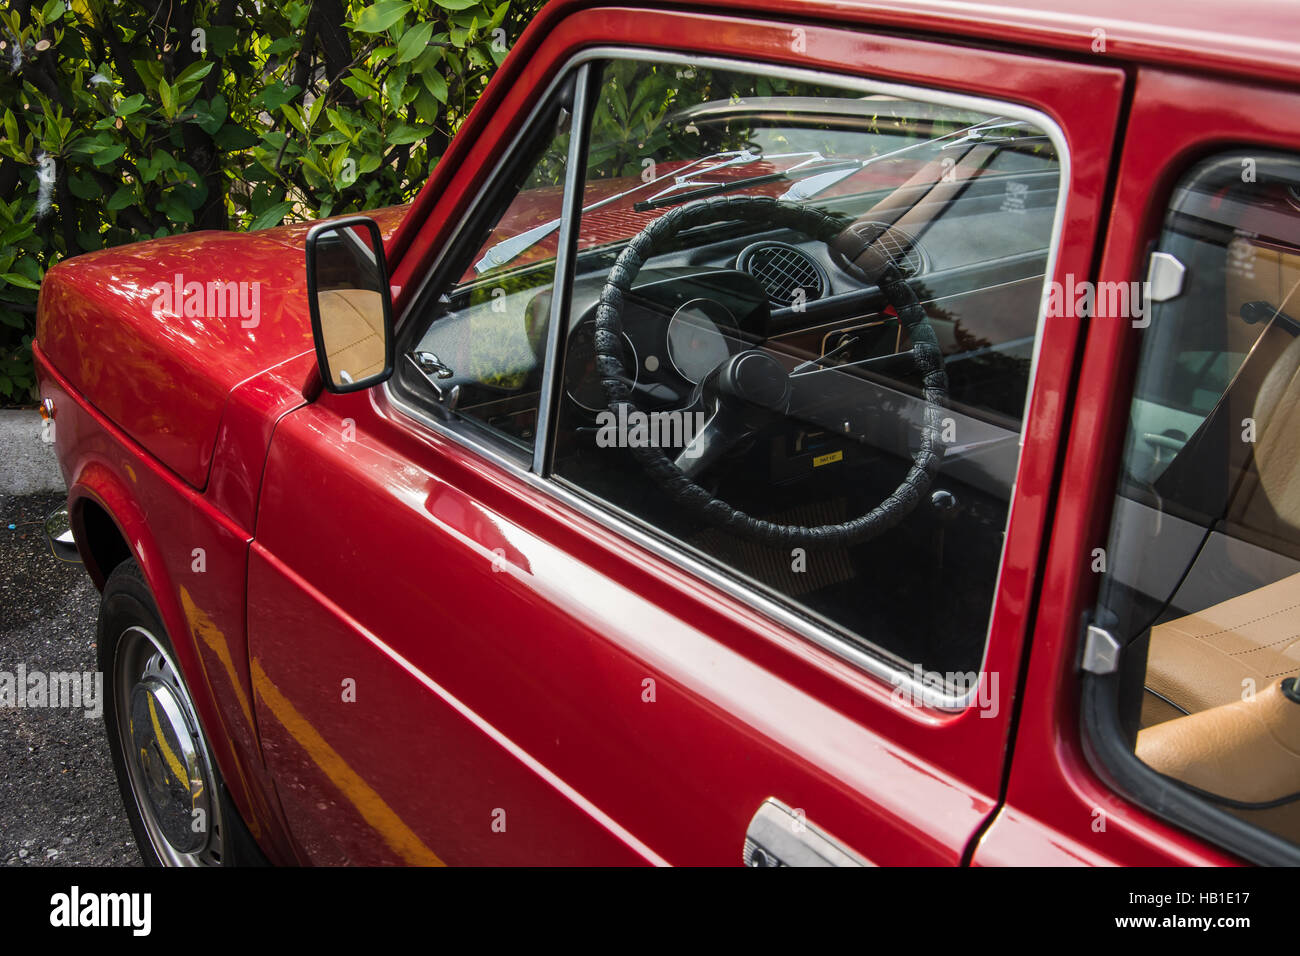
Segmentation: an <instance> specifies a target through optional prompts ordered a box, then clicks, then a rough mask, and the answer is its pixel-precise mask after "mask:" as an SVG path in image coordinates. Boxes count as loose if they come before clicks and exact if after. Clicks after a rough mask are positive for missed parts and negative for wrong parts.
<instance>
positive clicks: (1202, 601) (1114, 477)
mask: <svg viewBox="0 0 1300 956" xmlns="http://www.w3.org/2000/svg"><path fill="white" fill-rule="evenodd" d="M1218 50H1219V48H1218V47H1217V46H1216V47H1215V50H1214V53H1217V52H1218ZM1236 52H1237V55H1244V54H1242V53H1241V51H1240V49H1238V50H1237V51H1236ZM1207 55H1213V54H1207ZM1180 65H1181V64H1171V65H1166V66H1146V67H1143V68H1142V69H1140V70H1139V71H1138V72H1137V78H1136V84H1135V88H1134V95H1133V109H1132V112H1131V114H1130V117H1129V120H1128V125H1127V132H1126V135H1125V145H1124V155H1123V158H1122V161H1121V166H1120V173H1119V177H1118V180H1117V185H1116V199H1115V204H1114V210H1115V215H1114V218H1113V220H1112V222H1111V224H1110V227H1109V232H1108V237H1107V240H1106V246H1107V248H1106V253H1105V257H1104V261H1103V266H1102V270H1101V274H1100V276H1099V291H1100V286H1101V284H1102V283H1104V284H1107V285H1109V286H1111V287H1115V288H1117V287H1119V286H1124V285H1127V284H1129V283H1132V282H1135V281H1139V280H1142V279H1146V280H1147V281H1148V282H1149V283H1150V285H1149V289H1150V299H1151V302H1152V304H1151V308H1150V311H1149V312H1148V313H1146V314H1143V315H1134V314H1132V313H1128V314H1125V313H1124V312H1121V311H1113V310H1112V311H1109V312H1108V313H1101V314H1102V315H1103V317H1104V318H1106V319H1108V321H1099V322H1097V323H1094V325H1093V327H1092V328H1091V330H1090V332H1089V341H1088V343H1087V347H1086V351H1085V355H1084V361H1083V364H1082V366H1081V371H1080V385H1079V389H1078V397H1077V402H1076V407H1075V412H1074V419H1073V422H1072V424H1071V438H1070V447H1069V450H1068V451H1067V461H1066V468H1065V471H1064V478H1063V481H1062V486H1061V498H1060V501H1061V505H1060V508H1059V510H1058V515H1057V519H1056V528H1055V530H1054V532H1053V536H1052V541H1053V544H1052V550H1051V553H1050V555H1049V556H1048V564H1047V570H1046V574H1047V578H1046V585H1045V589H1044V600H1043V602H1042V604H1041V609H1040V613H1039V616H1038V619H1037V622H1036V624H1035V629H1034V640H1033V646H1034V651H1033V654H1032V655H1031V659H1030V661H1029V670H1028V683H1027V694H1026V707H1025V711H1024V716H1023V718H1022V720H1021V724H1020V729H1019V732H1018V734H1017V740H1016V746H1015V757H1014V760H1013V762H1012V767H1011V773H1010V778H1009V784H1008V791H1007V803H1006V806H1005V807H1004V808H1003V809H1002V811H1001V812H1000V813H999V815H998V817H997V819H996V821H995V822H994V823H993V824H992V825H991V826H990V828H989V830H988V832H987V833H986V834H985V835H984V837H983V839H982V840H981V842H980V846H979V849H978V851H977V852H976V854H975V857H974V860H975V862H976V863H981V864H987V865H999V864H1012V865H1015V864H1021V865H1023V864H1040V865H1041V864H1062V863H1069V864H1078V863H1092V864H1101V863H1109V864H1120V865H1169V864H1190V865H1227V864H1232V863H1234V862H1237V861H1238V860H1239V859H1241V858H1245V859H1248V860H1253V861H1258V862H1269V863H1287V864H1290V865H1294V863H1295V861H1296V859H1297V849H1296V839H1297V826H1296V802H1295V797H1294V791H1295V790H1296V788H1297V784H1298V783H1300V779H1298V778H1297V775H1296V772H1295V768H1294V754H1293V751H1289V750H1287V749H1285V748H1283V747H1280V746H1278V745H1276V744H1274V743H1273V741H1274V740H1277V741H1282V740H1286V739H1288V738H1287V734H1286V731H1285V727H1282V728H1278V727H1277V726H1276V725H1275V724H1274V723H1273V721H1272V719H1271V718H1272V717H1281V718H1283V719H1286V718H1288V716H1289V714H1290V709H1293V708H1294V704H1289V705H1288V706H1286V707H1275V708H1274V710H1273V711H1272V712H1271V715H1270V714H1269V713H1268V707H1269V704H1270V702H1272V703H1273V704H1274V705H1276V704H1278V703H1285V702H1286V701H1285V697H1284V695H1280V694H1279V693H1278V691H1279V690H1280V686H1279V682H1280V681H1282V680H1283V679H1285V678H1289V677H1293V676H1294V674H1295V665H1294V663H1293V661H1294V659H1295V647H1294V644H1295V640H1294V638H1295V634H1296V631H1297V628H1296V615H1295V613H1294V607H1295V603H1296V594H1297V592H1296V588H1297V584H1298V582H1300V579H1298V578H1296V572H1297V571H1298V570H1300V563H1298V562H1300V549H1298V545H1297V540H1298V536H1297V532H1296V522H1297V519H1296V517H1295V514H1294V512H1293V511H1292V507H1293V504H1292V502H1293V498H1292V497H1291V492H1290V491H1289V486H1290V482H1291V481H1292V480H1293V477H1294V475H1295V467H1294V460H1295V459H1294V448H1295V443H1294V434H1295V428H1294V419H1293V418H1291V417H1290V416H1291V410H1292V409H1293V408H1294V402H1293V395H1292V393H1291V389H1293V387H1294V382H1295V371H1294V370H1295V364H1294V363H1295V355H1296V348H1295V347H1293V346H1294V342H1295V339H1296V332H1297V329H1298V328H1300V327H1298V326H1297V325H1296V324H1295V322H1294V321H1293V319H1292V318H1291V316H1294V315H1295V307H1296V298H1295V296H1296V289H1297V279H1298V278H1300V272H1298V271H1297V261H1300V260H1298V259H1297V249H1300V204H1298V203H1297V202H1296V195H1297V194H1298V193H1297V191H1298V190H1300V160H1298V158H1297V157H1300V123H1297V121H1296V118H1295V117H1296V112H1295V105H1296V95H1295V93H1294V92H1292V91H1290V90H1288V89H1285V88H1283V87H1281V86H1268V85H1265V84H1263V83H1245V82H1240V81H1237V80H1232V79H1228V78H1224V77H1217V76H1201V75H1196V76H1193V75H1190V74H1189V73H1186V72H1183V71H1181V70H1180V69H1179V68H1178V67H1179V66H1180ZM1098 301H1099V302H1100V301H1101V298H1100V296H1099V299H1098ZM1099 558H1101V559H1102V560H1101V562H1100V563H1098V559H1099ZM1085 620H1086V621H1087V622H1088V623H1089V624H1091V625H1093V626H1092V627H1090V628H1089V629H1088V630H1086V631H1084V630H1083V629H1082V628H1080V626H1079V624H1080V622H1081V621H1085ZM1081 643H1082V644H1083V645H1084V646H1083V647H1082V648H1080V644H1081ZM1256 717H1258V720H1257V719H1256ZM1236 718H1245V721H1244V723H1243V722H1241V721H1238V720H1237V719H1236ZM1291 719H1293V718H1291ZM1207 731H1210V732H1208V733H1207ZM1270 745H1273V746H1278V750H1277V751H1276V752H1270V750H1269V747H1270Z"/></svg>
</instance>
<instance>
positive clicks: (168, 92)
mask: <svg viewBox="0 0 1300 956" xmlns="http://www.w3.org/2000/svg"><path fill="white" fill-rule="evenodd" d="M158 99H159V100H161V101H162V108H163V116H165V117H167V118H168V119H172V118H173V117H175V116H176V98H175V96H174V94H173V93H172V88H171V87H170V86H169V85H168V84H167V81H166V80H159V81H158Z"/></svg>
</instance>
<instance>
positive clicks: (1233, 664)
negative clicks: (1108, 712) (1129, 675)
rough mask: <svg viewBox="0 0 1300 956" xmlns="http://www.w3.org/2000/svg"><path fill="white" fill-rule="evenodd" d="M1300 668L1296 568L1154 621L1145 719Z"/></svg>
mask: <svg viewBox="0 0 1300 956" xmlns="http://www.w3.org/2000/svg"><path fill="white" fill-rule="evenodd" d="M1298 673H1300V574H1293V575H1291V576H1290V577H1287V578H1283V579H1282V580H1280V581H1276V582H1274V583H1273V584H1269V585H1266V586H1265V587H1262V588H1259V589H1257V590H1254V591H1250V592H1248V593H1246V594H1242V595H1240V596H1238V597H1235V598H1232V599H1230V600H1227V601H1224V602H1223V603H1222V604H1216V605H1214V606H1213V607H1208V608H1206V609H1205V610H1203V611H1197V612H1196V613H1195V614H1189V615H1187V616H1186V617H1181V618H1179V619H1178V620H1176V621H1169V622H1167V623H1165V624H1159V625H1157V626H1156V627H1154V628H1152V629H1151V648H1150V650H1149V651H1148V654H1147V676H1146V687H1147V695H1146V696H1147V700H1146V701H1145V702H1144V704H1143V712H1142V725H1143V726H1144V727H1145V726H1150V725H1151V724H1153V723H1158V722H1159V721H1161V720H1168V719H1171V718H1174V717H1178V716H1180V715H1181V714H1195V713H1198V712H1199V711H1203V710H1208V709H1209V708H1211V707H1218V706H1219V705H1221V704H1227V703H1231V702H1233V701H1238V700H1241V699H1242V695H1243V694H1244V693H1247V692H1249V693H1252V694H1253V693H1257V692H1258V691H1260V690H1263V688H1265V687H1267V686H1268V685H1269V684H1271V683H1273V682H1274V681H1276V680H1277V679H1278V678H1280V677H1290V676H1294V675H1296V674H1298ZM1162 704H1163V707H1162V706H1161V705H1162ZM1170 705H1172V706H1170Z"/></svg>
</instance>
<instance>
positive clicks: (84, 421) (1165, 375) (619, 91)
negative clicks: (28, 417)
mask: <svg viewBox="0 0 1300 956" xmlns="http://www.w3.org/2000/svg"><path fill="white" fill-rule="evenodd" d="M1067 6H1077V4H1066V3H1062V2H1052V0H1042V2H1035V3H1028V4H1026V5H1025V6H1024V7H1023V8H1022V9H1019V10H1013V9H1011V8H1009V7H1007V6H1005V5H1003V6H988V5H984V4H979V3H965V2H951V3H949V2H945V3H926V2H919V3H901V2H899V3H870V4H867V3H830V2H825V0H807V2H796V3H790V2H782V3H775V2H771V0H760V2H759V3H757V4H755V3H752V2H750V3H747V4H745V5H744V6H742V5H741V4H740V3H737V2H733V0H708V2H705V3H702V4H697V5H696V6H695V8H693V9H692V10H690V11H686V10H683V9H673V10H669V9H648V8H635V7H626V6H625V7H619V8H612V7H601V6H591V5H590V4H585V3H578V2H576V0H557V2H554V3H551V4H550V5H549V6H548V7H546V9H545V10H544V11H543V13H542V14H541V15H540V16H539V17H538V19H537V20H536V22H534V23H533V24H532V25H531V27H530V28H529V30H528V31H527V33H526V34H525V35H524V37H523V38H522V40H521V41H520V42H519V43H518V44H516V46H515V49H513V50H512V52H511V54H510V56H509V58H508V59H507V61H506V62H505V64H504V65H503V66H502V67H501V69H500V70H499V72H498V74H497V76H496V77H495V79H494V80H493V81H492V83H491V85H490V86H489V87H488V89H487V90H486V92H485V93H484V94H483V97H482V100H481V102H480V103H479V105H478V106H477V108H476V109H475V111H474V112H473V114H472V115H471V116H470V117H469V118H468V120H467V121H466V122H465V124H464V127H463V128H462V129H461V130H460V131H459V133H458V135H457V137H456V139H455V141H454V143H453V145H452V146H451V148H450V149H449V150H448V152H447V154H446V155H445V156H444V157H443V159H442V160H441V162H440V163H439V164H438V166H437V169H436V170H435V172H434V173H433V175H432V177H431V178H430V181H429V182H428V184H427V186H426V187H425V188H424V190H423V191H422V192H421V193H420V195H419V196H418V198H417V199H416V200H415V201H414V203H412V204H411V205H410V206H409V207H405V208H401V209H391V210H383V211H380V212H378V213H375V214H374V215H373V217H372V218H369V219H367V218H352V219H343V220H334V221H327V222H323V223H319V224H308V225H301V226H289V227H283V228H279V229H273V230H268V231H265V232H258V233H254V234H249V235H237V234H226V233H198V234H193V235H186V236H176V237H173V238H169V239H161V240H157V241H153V242H146V243H141V244H138V245H133V246H129V247H126V248H119V249H112V250H106V251H104V252H99V253H93V254H90V255H85V256H81V257H78V258H77V259H75V260H73V261H70V262H67V263H65V264H62V265H60V266H58V267H57V268H55V269H53V270H51V272H50V273H49V275H48V276H47V278H46V280H45V282H44V283H43V286H42V290H41V298H40V315H39V327H38V336H37V338H38V344H37V345H36V346H35V347H34V351H35V353H36V356H37V365H38V369H39V375H40V383H41V390H42V394H43V397H44V399H45V402H46V409H47V413H48V414H49V415H51V416H53V417H54V419H55V430H56V444H57V449H58V454H59V459H60V462H61V464H62V468H63V471H64V474H65V476H66V478H67V481H68V488H69V495H68V509H69V518H70V522H71V528H72V531H73V535H74V537H75V540H76V546H77V549H78V551H79V553H80V557H81V558H82V560H84V563H85V566H86V569H87V570H88V571H89V573H90V575H91V576H92V577H93V579H94V580H95V583H96V584H97V585H98V586H99V587H100V588H101V589H102V591H103V603H102V608H101V612H100V618H99V631H98V634H99V638H98V650H99V654H100V664H101V668H102V670H103V671H104V673H105V686H106V688H107V689H108V701H107V706H106V707H105V718H106V724H107V732H108V736H109V740H110V744H111V748H112V753H113V757H114V760H115V764H116V769H117V772H118V776H119V779H120V783H121V789H122V794H123V798H124V800H125V803H126V806H127V808H128V812H129V815H130V817H131V820H132V823H133V826H134V829H135V833H136V836H137V838H138V840H139V842H140V846H141V849H142V852H143V853H144V855H145V857H146V859H147V860H148V861H150V862H156V863H164V864H176V865H194V864H222V865H230V864H232V863H250V862H261V861H264V860H269V861H271V862H274V863H278V864H295V863H313V864H341V863H355V864H386V863H412V864H439V863H448V864H464V863H477V864H537V863H543V864H601V865H606V864H636V863H650V864H738V863H746V864H749V865H754V866H775V865H863V864H882V865H883V864H978V865H990V864H1080V863H1082V864H1167V863H1189V864H1226V863H1232V862H1239V861H1256V862H1296V861H1298V860H1300V845H1298V843H1297V841H1300V703H1298V701H1300V691H1298V690H1297V688H1296V687H1295V686H1294V678H1295V675H1296V673H1297V672H1298V671H1300V439H1297V427H1296V426H1297V425H1300V374H1298V373H1297V369H1298V368H1300V321H1297V319H1296V318H1293V317H1295V316H1300V296H1298V295H1296V290H1297V287H1298V286H1300V109H1298V108H1297V107H1300V94H1298V93H1297V92H1296V88H1297V85H1298V84H1300V45H1298V44H1297V43H1296V42H1295V41H1294V40H1293V39H1291V38H1288V37H1287V32H1288V30H1287V27H1288V26H1289V25H1288V24H1284V23H1279V22H1276V17H1277V16H1278V13H1277V11H1278V7H1276V6H1275V5H1273V4H1267V3H1263V2H1246V3H1242V4H1237V5H1234V6H1232V7H1231V9H1230V10H1229V9H1228V8H1225V7H1224V6H1223V5H1222V4H1219V3H1215V4H1188V3H1179V4H1173V3H1161V4H1151V5H1148V6H1147V7H1145V8H1142V7H1139V6H1135V5H1134V4H1132V3H1130V2H1125V3H1120V2H1115V0H1102V2H1099V3H1094V4H1092V5H1091V6H1090V8H1089V10H1088V12H1087V13H1086V14H1074V13H1067V12H1065V9H1064V8H1065V7H1067Z"/></svg>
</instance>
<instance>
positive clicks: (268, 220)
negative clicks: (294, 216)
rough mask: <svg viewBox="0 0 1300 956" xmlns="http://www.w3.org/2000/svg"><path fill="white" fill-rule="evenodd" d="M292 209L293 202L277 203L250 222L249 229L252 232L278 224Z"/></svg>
mask: <svg viewBox="0 0 1300 956" xmlns="http://www.w3.org/2000/svg"><path fill="white" fill-rule="evenodd" d="M291 209H293V203H291V202H281V203H276V204H275V205H274V206H272V207H271V208H270V209H267V210H266V211H264V212H262V213H260V214H259V215H258V216H257V217H256V218H255V219H254V220H253V221H252V222H251V223H249V225H248V229H249V231H250V232H256V231H257V230H259V229H269V228H271V227H272V226H278V225H280V223H281V221H282V220H283V219H284V217H285V216H287V215H289V211H290V210H291Z"/></svg>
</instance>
